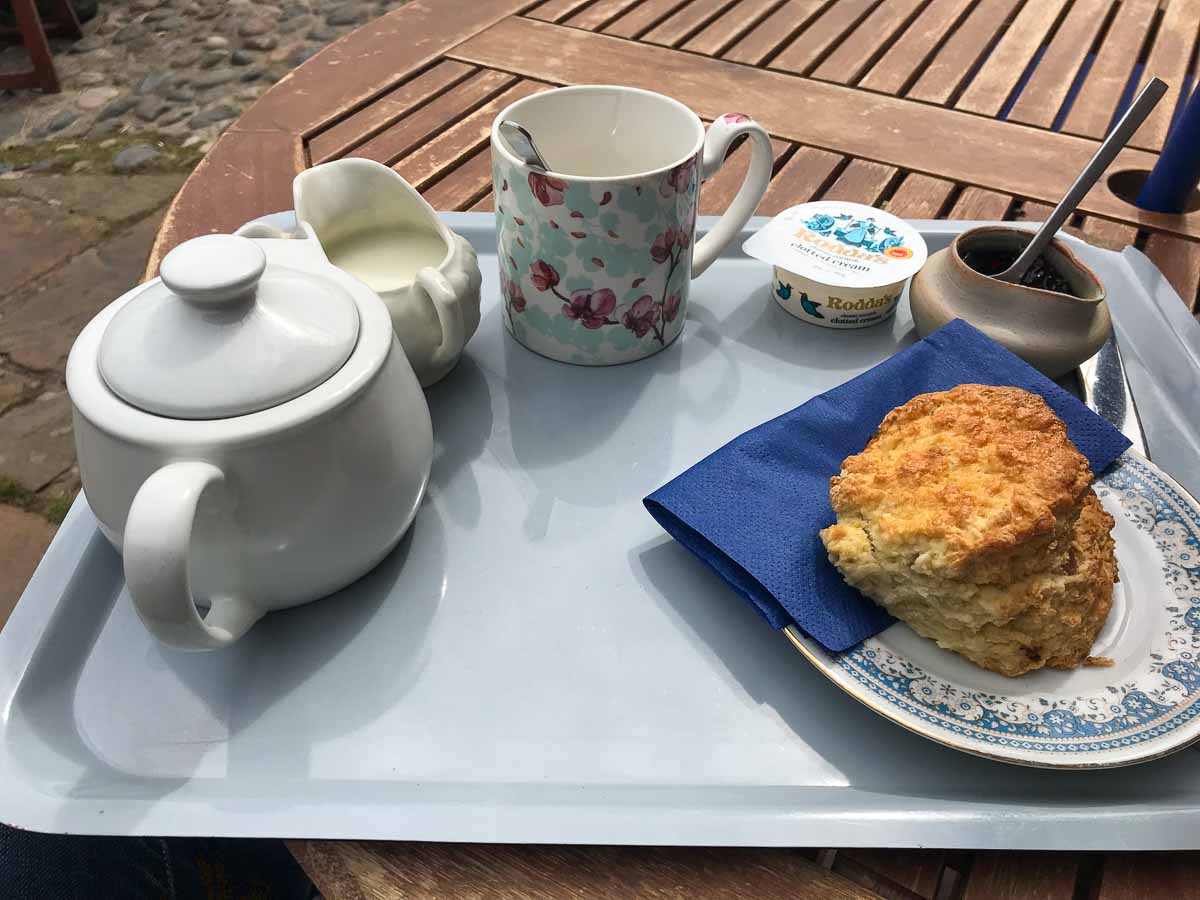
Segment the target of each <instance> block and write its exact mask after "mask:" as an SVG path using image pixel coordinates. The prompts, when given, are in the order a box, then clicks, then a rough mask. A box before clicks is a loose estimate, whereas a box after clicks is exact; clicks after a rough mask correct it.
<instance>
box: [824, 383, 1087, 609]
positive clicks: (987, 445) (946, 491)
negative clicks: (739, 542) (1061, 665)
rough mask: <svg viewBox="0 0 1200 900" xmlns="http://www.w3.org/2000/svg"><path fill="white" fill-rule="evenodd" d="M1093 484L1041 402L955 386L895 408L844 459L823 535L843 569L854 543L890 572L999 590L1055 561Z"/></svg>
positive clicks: (999, 390)
mask: <svg viewBox="0 0 1200 900" xmlns="http://www.w3.org/2000/svg"><path fill="white" fill-rule="evenodd" d="M1091 480H1092V473H1091V470H1090V469H1089V468H1088V463H1087V459H1086V458H1085V457H1084V456H1083V454H1081V453H1080V452H1079V451H1078V450H1077V449H1076V448H1075V445H1074V444H1073V443H1072V442H1071V440H1070V439H1069V438H1068V437H1067V429H1066V426H1065V425H1063V423H1062V420H1060V419H1059V418H1058V416H1056V415H1055V414H1054V411H1053V410H1051V409H1050V407H1049V406H1047V405H1046V402H1045V401H1044V400H1043V399H1042V398H1041V397H1039V396H1036V395H1034V394H1030V393H1028V392H1027V391H1023V390H1020V389H1019V388H1011V387H990V386H987V385H979V384H964V385H960V386H959V387H956V388H954V389H953V390H949V391H941V392H937V393H930V394H922V395H920V396H918V397H914V398H913V399H912V400H910V401H909V402H908V403H905V404H904V405H903V406H898V407H897V408H896V409H894V410H892V412H890V413H889V414H888V415H887V417H886V418H885V419H884V420H883V422H882V424H881V425H880V426H879V430H878V431H877V432H876V434H875V436H874V437H873V438H872V439H871V440H870V442H869V443H868V444H867V446H866V448H865V449H864V450H863V451H862V452H861V453H859V454H857V455H855V456H850V457H847V459H846V460H845V462H844V463H843V464H842V471H841V474H840V475H838V476H837V477H835V478H834V479H833V480H832V482H831V485H830V492H829V495H830V500H831V501H832V504H833V508H834V510H835V511H836V513H837V517H838V526H836V527H837V528H838V529H839V531H838V532H834V533H833V535H832V538H833V540H834V541H835V543H837V544H839V545H840V546H841V550H839V554H840V555H842V556H843V557H844V558H846V560H847V562H849V563H851V564H853V561H852V554H853V552H854V550H853V549H852V547H853V546H857V547H858V548H859V550H858V552H861V553H869V555H870V557H871V558H872V560H873V562H874V564H877V565H880V566H882V567H884V568H886V569H889V570H892V571H896V572H899V571H902V570H911V571H914V572H916V573H918V574H922V575H927V576H930V577H933V578H949V579H955V580H958V581H964V582H973V583H975V584H979V585H1007V584H1011V583H1013V582H1014V581H1016V580H1018V579H1020V578H1023V577H1025V576H1027V575H1029V574H1031V573H1034V572H1040V571H1043V570H1045V569H1046V568H1048V567H1050V566H1053V565H1055V564H1056V563H1057V562H1059V561H1061V559H1062V558H1063V556H1064V555H1065V553H1066V546H1067V541H1066V540H1065V539H1066V537H1067V536H1068V535H1069V534H1070V532H1071V529H1072V526H1073V525H1074V522H1075V518H1076V516H1077V515H1078V514H1079V508H1080V504H1081V503H1082V501H1083V497H1084V494H1085V493H1086V492H1087V490H1088V486H1089V485H1090V484H1091ZM852 532H858V533H857V534H852ZM826 544H827V545H828V544H829V540H826ZM830 550H831V552H832V551H833V548H832V547H830ZM839 567H840V565H839ZM997 602H998V603H1000V606H1001V607H1002V609H1000V610H998V611H997V613H996V614H997V615H998V616H999V617H1000V618H1004V616H1005V615H1007V612H1005V611H1004V609H1007V607H1005V606H1004V603H1003V602H1001V601H997Z"/></svg>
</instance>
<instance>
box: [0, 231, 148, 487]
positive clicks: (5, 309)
mask: <svg viewBox="0 0 1200 900" xmlns="http://www.w3.org/2000/svg"><path fill="white" fill-rule="evenodd" d="M161 221H162V212H157V213H154V214H152V215H150V216H147V217H146V218H144V219H141V220H140V221H138V222H136V223H135V224H133V225H131V226H129V227H128V228H126V229H125V230H123V231H121V232H119V233H117V234H116V235H115V236H113V237H112V238H110V239H108V240H107V241H105V242H104V243H102V244H99V245H98V246H95V247H91V248H89V249H87V250H85V251H83V252H82V253H80V254H79V255H78V256H76V257H75V258H74V259H72V260H70V261H69V262H67V263H66V264H64V265H62V266H60V267H58V268H57V269H56V270H55V271H54V272H52V273H51V274H50V275H48V276H46V277H45V278H43V279H41V280H40V281H39V282H38V283H37V284H36V285H34V286H32V287H30V288H29V289H27V290H26V291H24V292H18V293H17V294H16V295H15V296H12V297H9V298H8V299H6V300H5V301H4V302H3V303H2V304H0V354H3V355H4V356H6V357H7V358H8V359H9V360H10V361H12V362H15V363H16V364H17V365H19V366H21V367H23V368H25V369H33V370H38V371H47V370H51V371H62V369H63V367H64V366H65V365H66V361H67V353H68V352H70V349H71V344H72V343H73V342H74V340H75V337H76V335H78V334H79V332H80V331H81V330H82V328H83V326H84V325H86V324H87V323H88V322H89V321H90V320H91V318H92V317H93V316H94V315H96V313H98V312H99V311H100V310H101V309H103V308H104V307H105V306H107V305H108V304H109V303H111V302H112V301H113V300H115V299H117V297H119V296H121V294H123V293H125V292H126V291H127V290H129V289H130V288H131V287H133V286H134V285H136V284H137V283H138V280H139V279H140V278H141V275H142V272H143V271H144V269H145V266H146V259H147V258H148V257H149V255H150V247H151V245H152V244H153V243H154V236H155V234H157V232H158V226H159V223H160V222H161ZM0 472H3V469H2V468H0Z"/></svg>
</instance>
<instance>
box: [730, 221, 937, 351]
mask: <svg viewBox="0 0 1200 900" xmlns="http://www.w3.org/2000/svg"><path fill="white" fill-rule="evenodd" d="M742 250H743V251H744V252H745V253H746V255H747V256H752V257H754V258H755V259H759V260H762V261H763V262H766V263H770V264H771V265H772V266H774V267H775V281H774V284H773V285H772V290H771V293H772V295H773V296H774V297H775V302H776V303H778V304H779V305H780V306H782V307H783V308H784V309H785V310H787V311H788V312H789V313H791V314H792V315H794V316H796V317H797V318H799V319H803V320H804V321H806V322H811V323H813V324H814V325H822V326H824V327H826V328H864V327H866V326H868V325H875V324H877V323H879V322H882V321H884V320H885V319H887V318H888V317H889V316H891V314H892V313H893V312H894V311H895V309H896V302H897V301H898V300H899V299H900V293H901V292H902V291H903V290H904V284H905V282H906V281H908V279H909V278H911V277H912V276H913V275H914V274H916V272H917V270H918V269H920V268H921V266H922V265H924V264H925V258H926V255H927V253H926V249H925V241H924V239H923V238H922V237H921V235H920V233H919V232H918V231H917V230H916V229H915V228H913V227H912V226H911V225H909V224H908V223H907V222H905V221H904V220H903V219H898V218H896V216H893V215H892V214H891V213H886V212H884V211H883V210H881V209H874V208H872V207H870V206H864V205H862V204H861V203H843V202H840V201H837V200H819V201H816V202H814V203H803V204H801V205H800V206H793V207H792V208H791V209H786V210H784V211H783V212H781V213H780V214H779V215H777V216H775V218H773V219H772V220H771V221H770V222H768V223H767V224H766V225H765V226H764V227H763V228H762V229H760V230H759V231H758V232H756V233H755V234H753V235H751V237H750V238H749V239H748V240H747V241H746V242H745V243H744V244H743V245H742Z"/></svg>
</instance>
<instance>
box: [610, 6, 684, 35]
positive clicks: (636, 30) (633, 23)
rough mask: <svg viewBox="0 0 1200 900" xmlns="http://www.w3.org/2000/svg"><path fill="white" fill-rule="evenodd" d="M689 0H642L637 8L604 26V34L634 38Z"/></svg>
mask: <svg viewBox="0 0 1200 900" xmlns="http://www.w3.org/2000/svg"><path fill="white" fill-rule="evenodd" d="M688 2H689V0H642V2H641V3H639V4H638V5H637V6H635V7H633V8H632V9H630V10H629V11H628V12H626V13H624V14H623V15H620V16H618V17H617V18H616V19H614V20H613V21H612V22H610V23H609V24H608V25H605V26H604V29H603V30H604V33H605V34H611V35H613V36H615V37H623V38H635V37H637V36H638V35H641V34H644V33H645V32H646V31H648V30H650V29H651V28H653V27H654V26H655V25H657V24H658V23H659V22H661V21H662V20H663V19H665V18H666V17H667V16H669V15H670V14H671V13H673V12H674V11H675V10H677V9H679V8H680V7H682V6H685V5H686V4H687V3H688Z"/></svg>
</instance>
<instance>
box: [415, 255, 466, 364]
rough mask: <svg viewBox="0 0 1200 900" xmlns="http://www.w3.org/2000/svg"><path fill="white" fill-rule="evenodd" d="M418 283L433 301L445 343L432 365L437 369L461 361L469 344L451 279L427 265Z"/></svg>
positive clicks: (419, 271) (419, 276)
mask: <svg viewBox="0 0 1200 900" xmlns="http://www.w3.org/2000/svg"><path fill="white" fill-rule="evenodd" d="M416 281H417V284H419V285H420V286H421V289H422V290H424V291H425V293H426V294H428V295H429V299H430V300H432V301H433V308H434V310H435V311H436V312H437V317H438V322H439V323H440V324H441V326H442V343H441V345H440V346H439V347H438V348H437V350H435V351H434V352H433V358H432V360H431V363H432V364H433V365H434V366H440V365H443V364H448V363H451V362H453V361H454V360H455V359H457V358H458V355H459V354H460V353H462V351H463V346H464V345H465V344H466V343H467V338H466V326H465V325H464V324H463V311H462V304H461V303H460V302H459V300H458V295H457V294H456V293H455V292H454V286H453V285H451V284H450V281H449V279H447V278H446V276H445V275H443V274H442V273H441V272H439V271H438V270H437V269H435V268H433V266H425V267H424V268H423V269H420V270H418V271H417V276H416Z"/></svg>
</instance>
